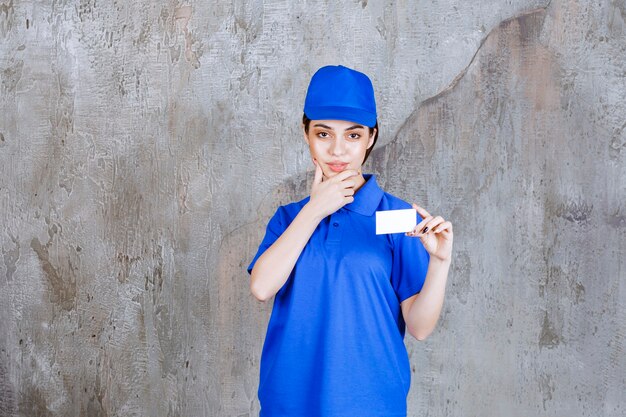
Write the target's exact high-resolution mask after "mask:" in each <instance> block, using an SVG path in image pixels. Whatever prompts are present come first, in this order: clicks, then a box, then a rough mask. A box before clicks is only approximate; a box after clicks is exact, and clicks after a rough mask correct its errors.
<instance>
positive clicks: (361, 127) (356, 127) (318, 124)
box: [313, 123, 365, 130]
mask: <svg viewBox="0 0 626 417" xmlns="http://www.w3.org/2000/svg"><path fill="white" fill-rule="evenodd" d="M313 127H323V128H324V129H330V130H333V128H332V127H330V126H326V125H324V124H321V123H316V124H314V125H313ZM354 129H365V127H364V126H363V125H354V126H350V127H349V128H347V129H346V130H354Z"/></svg>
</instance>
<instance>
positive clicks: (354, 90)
mask: <svg viewBox="0 0 626 417" xmlns="http://www.w3.org/2000/svg"><path fill="white" fill-rule="evenodd" d="M304 114H306V116H307V117H308V118H309V119H311V120H346V121H349V122H355V123H361V124H363V125H365V126H369V127H374V126H375V125H376V100H375V99H374V87H373V86H372V82H371V81H370V79H369V78H368V77H367V75H365V74H363V73H362V72H359V71H355V70H353V69H350V68H347V67H344V66H343V65H336V66H335V65H328V66H325V67H322V68H320V69H318V70H317V72H316V73H315V74H313V77H312V78H311V82H310V83H309V88H308V90H307V93H306V99H305V100H304Z"/></svg>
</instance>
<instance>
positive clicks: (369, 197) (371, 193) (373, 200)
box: [343, 174, 384, 216]
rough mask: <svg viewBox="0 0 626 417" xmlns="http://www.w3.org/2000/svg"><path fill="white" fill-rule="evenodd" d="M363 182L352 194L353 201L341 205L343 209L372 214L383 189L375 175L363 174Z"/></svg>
mask: <svg viewBox="0 0 626 417" xmlns="http://www.w3.org/2000/svg"><path fill="white" fill-rule="evenodd" d="M363 178H365V184H363V185H362V186H361V188H359V189H358V190H357V191H356V193H355V194H354V201H353V202H352V203H350V204H346V205H345V206H343V207H344V208H345V209H347V210H350V211H354V212H355V213H359V214H362V215H364V216H373V215H374V213H375V212H376V209H377V208H378V205H379V204H380V200H381V199H382V198H383V193H384V192H383V190H381V189H380V187H379V186H378V183H377V182H376V175H374V174H363Z"/></svg>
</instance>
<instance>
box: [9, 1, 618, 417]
mask: <svg viewBox="0 0 626 417" xmlns="http://www.w3.org/2000/svg"><path fill="white" fill-rule="evenodd" d="M0 41H1V42H0V78H1V85H0V91H1V93H0V222H1V223H0V225H1V228H0V244H1V250H2V254H1V257H0V335H1V336H0V415H1V416H79V415H81V416H131V415H137V416H254V415H258V410H259V405H258V401H257V398H256V390H257V387H258V370H259V357H260V353H261V347H262V343H263V337H264V335H265V328H266V325H267V320H268V318H269V314H270V312H271V302H270V303H265V304H264V303H260V302H258V301H256V300H255V299H254V298H253V297H252V296H251V295H250V293H249V288H248V283H249V277H248V275H247V273H246V272H245V267H246V266H247V264H248V262H249V261H250V259H251V257H252V255H253V254H254V252H255V251H256V248H257V246H258V244H259V242H260V239H261V238H262V235H263V232H264V226H265V224H266V222H267V220H268V218H269V216H270V215H271V214H272V213H273V211H274V210H275V208H276V206H277V205H278V204H282V203H285V202H288V201H292V200H294V199H296V198H297V199H299V198H302V197H304V196H306V195H307V194H308V189H309V185H310V180H311V173H312V165H311V162H310V158H309V155H308V150H307V148H306V147H305V144H304V142H303V141H302V139H301V134H300V132H299V121H300V118H301V115H302V113H301V110H300V109H301V108H302V104H303V100H304V95H305V89H306V84H307V81H308V79H309V78H310V76H311V75H312V73H313V72H314V71H315V70H316V69H317V68H318V67H320V66H322V65H325V64H331V63H332V64H336V63H342V64H344V65H347V66H351V67H354V68H357V69H360V70H362V71H364V72H366V73H368V74H369V75H371V78H372V80H373V82H374V85H375V88H376V93H377V100H378V107H379V114H380V119H379V120H380V123H381V136H380V139H379V144H378V145H377V148H376V150H375V151H374V152H373V153H372V155H371V157H370V160H369V161H368V163H367V165H366V171H370V172H375V173H376V174H377V175H378V176H379V179H380V182H381V184H382V185H383V186H384V188H385V189H386V190H387V191H389V192H392V193H394V194H396V195H398V196H400V197H402V198H404V199H406V200H408V201H415V202H418V203H419V204H421V205H423V206H424V207H426V208H427V209H429V210H430V211H431V212H434V213H437V214H441V215H442V216H444V217H445V218H447V219H450V220H451V221H452V222H453V224H454V228H455V229H454V230H455V243H454V259H453V262H452V268H451V272H450V277H449V285H448V293H447V298H446V302H445V306H444V312H443V315H442V318H441V321H440V324H439V327H438V328H437V330H436V331H435V333H434V334H433V335H432V336H431V338H429V339H428V340H426V341H425V342H417V341H416V340H413V339H411V338H410V337H407V338H406V339H405V340H406V345H407V348H408V350H409V354H410V357H411V363H412V368H413V374H412V376H413V378H412V387H411V391H410V394H409V415H411V416H464V417H465V416H494V417H495V416H503V415H506V416H520V417H521V416H594V417H595V416H623V415H624V413H626V400H624V399H623V398H624V396H623V393H624V392H626V378H625V377H624V375H625V372H624V370H625V369H626V355H625V352H624V350H625V335H626V330H625V327H624V323H626V273H625V272H624V265H625V261H624V259H626V256H625V253H626V182H625V181H624V180H625V177H626V118H625V116H624V115H625V114H626V59H625V57H626V4H625V3H624V1H623V0H622V1H619V0H604V1H600V2H582V1H581V2H575V1H565V0H553V1H551V2H550V3H549V4H548V3H547V2H546V1H545V0H544V1H542V2H540V1H521V0H520V1H517V0H511V1H507V2H503V1H498V0H490V1H482V2H462V1H454V0H441V1H433V2H426V1H415V2H405V1H400V2H393V1H369V2H368V1H366V0H361V1H352V2H341V3H339V2H332V1H325V2H302V1H295V2H294V1H280V2H278V1H261V0H250V1H235V2H190V3H177V2H162V3H160V4H157V3H156V2H148V1H135V2H106V1H102V2H96V1H89V0H84V1H81V2H68V1H55V2H41V3H35V2H29V1H16V0H0Z"/></svg>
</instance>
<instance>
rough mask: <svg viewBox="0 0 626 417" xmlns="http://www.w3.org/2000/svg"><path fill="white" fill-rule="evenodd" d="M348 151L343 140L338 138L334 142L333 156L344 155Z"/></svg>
mask: <svg viewBox="0 0 626 417" xmlns="http://www.w3.org/2000/svg"><path fill="white" fill-rule="evenodd" d="M345 151H346V144H345V142H344V140H343V139H342V138H338V139H336V140H335V141H333V147H332V149H331V153H332V154H333V155H343V154H344V153H345Z"/></svg>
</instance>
